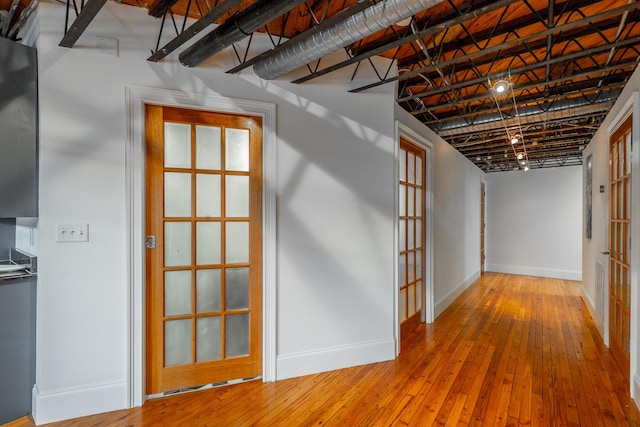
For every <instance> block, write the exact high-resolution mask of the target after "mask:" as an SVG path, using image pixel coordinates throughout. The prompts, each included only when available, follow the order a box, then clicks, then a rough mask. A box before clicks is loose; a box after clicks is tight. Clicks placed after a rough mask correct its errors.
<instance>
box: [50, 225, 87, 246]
mask: <svg viewBox="0 0 640 427" xmlns="http://www.w3.org/2000/svg"><path fill="white" fill-rule="evenodd" d="M88 241H89V224H87V223H69V224H56V242H58V243H62V242H88Z"/></svg>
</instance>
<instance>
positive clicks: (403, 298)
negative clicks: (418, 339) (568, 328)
mask: <svg viewBox="0 0 640 427" xmlns="http://www.w3.org/2000/svg"><path fill="white" fill-rule="evenodd" d="M398 302H399V305H400V307H399V308H400V321H401V322H402V321H404V320H407V289H406V288H405V289H400V300H399V301H398Z"/></svg>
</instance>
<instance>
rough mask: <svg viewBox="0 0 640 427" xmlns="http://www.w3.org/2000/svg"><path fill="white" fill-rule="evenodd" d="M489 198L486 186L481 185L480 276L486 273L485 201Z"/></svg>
mask: <svg viewBox="0 0 640 427" xmlns="http://www.w3.org/2000/svg"><path fill="white" fill-rule="evenodd" d="M486 197H487V191H486V189H485V184H484V183H482V184H481V185H480V274H483V273H484V260H485V253H484V248H485V246H484V229H485V215H484V211H485V199H486Z"/></svg>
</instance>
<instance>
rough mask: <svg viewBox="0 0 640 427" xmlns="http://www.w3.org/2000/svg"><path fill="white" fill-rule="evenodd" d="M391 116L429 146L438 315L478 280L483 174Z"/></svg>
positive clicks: (422, 130)
mask: <svg viewBox="0 0 640 427" xmlns="http://www.w3.org/2000/svg"><path fill="white" fill-rule="evenodd" d="M395 114H396V119H397V120H398V121H400V122H401V123H403V124H404V125H406V126H408V127H410V128H411V129H412V130H413V131H414V132H416V133H418V134H419V135H421V136H423V137H424V138H425V139H426V140H427V141H429V142H431V143H432V144H433V149H434V161H433V163H434V170H433V184H434V186H433V204H434V212H433V215H434V248H433V251H434V267H433V268H434V286H435V289H434V298H435V315H436V316H437V315H439V314H440V313H442V311H443V310H444V309H445V308H447V307H448V306H449V304H451V302H453V300H455V299H456V298H457V297H458V296H459V295H460V294H461V293H462V291H464V290H465V289H466V288H468V287H469V286H470V285H471V284H472V283H473V282H474V281H475V280H476V279H477V278H478V277H479V276H480V185H481V181H482V179H484V177H485V173H484V172H482V171H481V170H480V169H479V168H477V167H476V166H475V165H474V164H473V163H472V162H471V161H469V160H468V159H467V158H466V157H464V156H463V155H462V154H460V153H459V152H458V151H456V150H455V149H453V147H451V145H449V144H448V143H447V142H446V141H444V140H443V139H442V138H440V137H439V136H438V135H437V134H436V133H434V132H433V131H432V130H431V129H429V128H427V127H426V126H424V125H422V124H421V123H420V122H419V121H418V120H417V119H415V118H414V117H413V116H411V115H410V114H409V113H407V112H406V111H405V110H403V109H402V108H400V107H399V106H396V110H395Z"/></svg>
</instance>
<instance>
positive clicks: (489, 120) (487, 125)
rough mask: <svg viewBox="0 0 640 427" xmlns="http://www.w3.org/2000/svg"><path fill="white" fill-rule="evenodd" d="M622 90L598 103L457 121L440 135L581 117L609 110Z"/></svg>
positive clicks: (534, 109)
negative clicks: (474, 120) (505, 117)
mask: <svg viewBox="0 0 640 427" xmlns="http://www.w3.org/2000/svg"><path fill="white" fill-rule="evenodd" d="M619 94H620V92H615V93H613V94H611V97H610V98H611V99H603V100H602V102H598V103H597V104H589V105H582V106H576V105H575V103H574V105H566V104H565V105H558V106H557V107H555V108H552V109H551V110H549V111H542V110H541V109H540V107H537V106H536V107H527V108H524V109H521V110H520V114H521V115H520V116H519V117H513V118H510V119H506V120H504V122H503V121H502V120H500V117H498V116H497V115H488V116H487V117H486V118H484V119H483V120H484V121H483V122H481V123H476V124H473V125H469V124H468V123H467V122H466V121H460V122H458V121H456V122H454V123H451V124H448V125H447V127H446V128H441V129H440V130H438V131H437V133H438V135H440V136H441V137H443V138H446V137H450V136H458V135H463V134H466V133H477V132H484V131H489V130H493V129H499V128H503V127H505V126H506V127H508V128H510V127H515V126H517V125H518V119H519V120H520V124H522V125H524V124H530V123H541V122H547V121H553V120H557V119H561V118H564V117H579V116H583V115H586V114H591V113H596V112H600V111H607V110H610V109H611V107H613V104H614V102H615V100H616V99H617V96H618V95H619Z"/></svg>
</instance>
